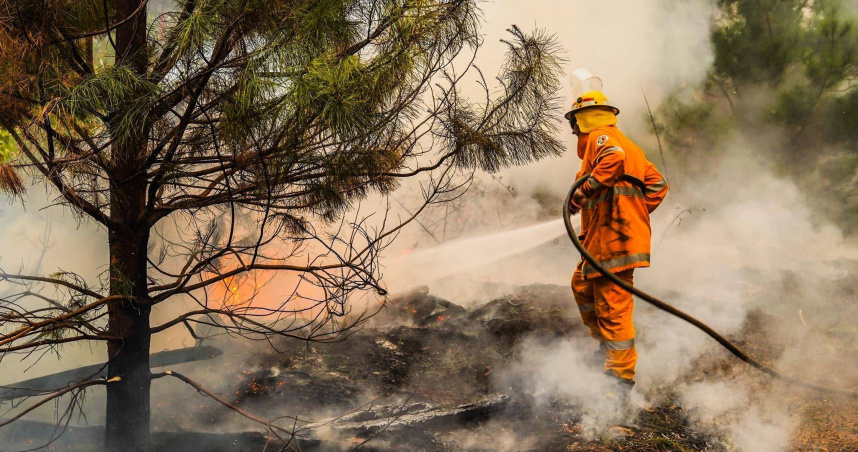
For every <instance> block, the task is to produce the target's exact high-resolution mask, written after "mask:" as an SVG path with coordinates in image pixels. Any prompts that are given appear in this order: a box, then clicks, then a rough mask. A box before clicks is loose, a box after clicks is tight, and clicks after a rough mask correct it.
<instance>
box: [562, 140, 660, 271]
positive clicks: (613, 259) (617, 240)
mask: <svg viewBox="0 0 858 452" xmlns="http://www.w3.org/2000/svg"><path fill="white" fill-rule="evenodd" d="M578 157H579V158H581V160H582V162H581V171H579V172H578V175H577V176H576V179H577V178H579V177H581V176H583V175H585V174H590V177H589V178H588V179H587V182H585V183H584V185H583V186H582V188H581V190H582V191H583V192H584V194H585V195H587V201H586V202H585V203H584V205H583V206H581V207H582V209H581V236H580V240H581V243H582V244H583V245H584V248H585V249H586V250H587V251H588V252H590V254H592V255H593V257H595V258H596V261H598V262H599V263H600V264H601V265H602V266H603V267H605V268H606V269H607V270H609V271H611V272H612V273H617V272H620V271H623V270H628V269H630V268H637V267H649V261H650V235H651V229H650V222H649V214H650V213H651V212H652V211H654V210H655V209H656V207H658V205H659V204H661V201H662V200H663V199H664V197H665V195H667V190H668V187H667V182H666V181H665V180H664V177H662V175H661V173H659V172H658V170H657V169H656V168H655V165H653V164H652V162H650V161H649V160H647V159H646V156H645V155H644V153H643V151H642V150H641V148H639V147H638V146H637V145H636V144H634V143H633V142H632V141H631V140H629V139H628V138H626V136H625V135H623V133H622V132H620V131H619V129H617V127H616V126H604V127H597V128H595V129H593V130H592V131H590V133H589V134H581V135H580V136H579V137H578ZM582 273H583V276H584V278H585V279H589V278H593V277H596V276H599V273H598V272H597V271H596V269H594V268H593V267H592V266H591V265H589V264H587V263H586V262H585V263H584V266H583V267H582Z"/></svg>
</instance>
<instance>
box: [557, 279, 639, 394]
mask: <svg viewBox="0 0 858 452" xmlns="http://www.w3.org/2000/svg"><path fill="white" fill-rule="evenodd" d="M633 272H634V269H629V270H625V271H622V272H618V273H616V275H617V276H618V277H620V278H621V279H623V280H624V281H626V282H627V283H629V284H633V282H634V279H633ZM572 292H573V294H574V295H575V302H576V303H577V305H578V310H579V312H580V313H581V320H582V321H583V322H584V325H586V326H587V327H588V328H589V329H590V335H591V336H593V338H594V339H596V340H598V341H600V342H602V343H603V344H604V345H605V348H606V349H607V350H606V355H607V356H606V357H605V370H608V371H611V372H612V373H613V374H614V375H616V376H618V377H620V378H626V379H629V380H633V379H634V375H635V364H636V363H637V352H636V350H635V342H634V340H635V327H634V321H633V318H632V314H633V311H634V299H633V298H632V296H631V294H630V293H628V292H626V291H625V290H623V289H622V288H621V287H619V286H617V285H616V284H614V283H612V282H611V281H610V280H608V279H607V278H605V277H602V276H599V277H596V278H590V279H584V275H583V273H582V272H581V269H580V266H579V268H578V269H577V270H576V271H575V275H574V276H573V277H572Z"/></svg>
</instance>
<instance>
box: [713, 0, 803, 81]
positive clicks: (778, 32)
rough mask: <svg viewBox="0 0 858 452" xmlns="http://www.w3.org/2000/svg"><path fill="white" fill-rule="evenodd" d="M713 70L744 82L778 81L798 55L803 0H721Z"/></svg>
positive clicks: (714, 40) (733, 79) (715, 36)
mask: <svg viewBox="0 0 858 452" xmlns="http://www.w3.org/2000/svg"><path fill="white" fill-rule="evenodd" d="M719 4H720V6H721V13H722V17H721V18H720V20H719V22H718V23H717V28H716V29H715V31H714V32H713V33H712V45H713V47H714V50H715V62H714V65H713V70H714V73H715V75H717V76H718V77H720V78H729V79H731V80H732V81H734V82H736V83H738V84H743V83H759V82H777V81H779V80H781V78H782V77H783V76H784V74H785V72H786V71H787V69H788V68H789V66H790V65H791V64H793V63H794V62H795V61H796V60H797V59H798V58H800V56H801V54H800V53H799V44H800V43H801V41H802V34H803V28H802V22H803V20H802V17H803V10H804V8H805V6H806V2H805V1H804V0H721V1H719Z"/></svg>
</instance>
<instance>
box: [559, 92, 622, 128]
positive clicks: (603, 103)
mask: <svg viewBox="0 0 858 452" xmlns="http://www.w3.org/2000/svg"><path fill="white" fill-rule="evenodd" d="M588 108H605V109H608V110H611V111H612V112H614V114H615V115H618V114H620V109H619V108H617V107H614V106H613V105H611V104H610V103H609V102H608V98H607V97H605V94H603V93H602V92H601V91H587V92H586V93H584V94H582V95H580V96H579V97H578V98H577V99H575V102H573V103H572V110H570V111H569V112H567V113H566V115H565V116H566V119H568V120H570V121H571V120H572V115H574V114H575V113H577V112H579V111H581V110H586V109H588Z"/></svg>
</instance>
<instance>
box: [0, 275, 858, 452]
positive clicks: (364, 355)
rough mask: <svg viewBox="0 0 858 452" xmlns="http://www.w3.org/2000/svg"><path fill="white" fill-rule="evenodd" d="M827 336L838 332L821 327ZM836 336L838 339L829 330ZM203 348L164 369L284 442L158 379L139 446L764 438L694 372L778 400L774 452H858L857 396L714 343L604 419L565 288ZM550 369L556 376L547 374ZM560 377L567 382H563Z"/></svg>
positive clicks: (425, 300)
mask: <svg viewBox="0 0 858 452" xmlns="http://www.w3.org/2000/svg"><path fill="white" fill-rule="evenodd" d="M840 296H841V297H843V300H844V303H846V304H844V309H855V303H854V298H855V294H854V293H847V292H844V293H841V294H840ZM850 300H851V301H850ZM645 315H660V314H653V313H652V312H650V311H648V312H647V313H645ZM850 315H851V314H850ZM850 315H846V316H844V317H843V318H844V319H848V318H850ZM852 318H854V317H852ZM783 324H784V321H783V319H780V318H776V317H773V316H771V315H766V314H763V313H761V312H759V311H755V312H752V313H751V314H750V315H749V316H748V317H747V319H746V320H745V323H744V325H743V326H742V328H741V330H740V331H739V332H738V333H735V334H734V335H732V336H731V339H732V340H735V341H736V342H737V343H738V344H739V345H741V346H742V347H744V348H746V349H747V350H748V351H749V353H750V354H751V355H753V356H755V357H758V358H761V359H762V360H763V361H764V362H766V363H773V362H777V361H778V360H780V359H782V358H783V355H784V353H785V351H786V350H789V348H790V346H791V345H794V344H791V341H792V340H793V339H792V338H791V336H790V334H786V333H785V331H784V329H783V328H781V326H782V325H783ZM841 326H842V325H841ZM689 328H690V327H689ZM825 331H828V332H831V331H834V332H837V331H841V332H842V331H843V329H842V328H838V327H837V325H834V326H832V325H828V327H826V328H825ZM639 334H640V333H639ZM644 334H645V332H644ZM826 334H828V333H826ZM838 334H839V333H838ZM847 334H848V333H847ZM835 336H837V337H834V338H833V340H835V341H837V343H842V339H843V337H842V334H840V335H839V336H838V335H837V334H835ZM204 344H206V345H214V346H217V347H220V348H222V349H223V350H224V352H225V353H224V354H223V355H222V356H220V357H218V358H216V359H213V360H210V361H204V362H198V363H192V364H184V365H180V366H176V370H179V371H181V372H183V373H184V374H185V375H188V376H189V377H191V378H193V379H195V380H198V381H200V382H201V383H202V384H203V385H204V386H206V387H208V388H210V389H212V390H213V391H215V392H217V393H218V394H221V395H223V396H224V398H225V399H227V400H228V401H230V402H232V403H234V404H235V405H236V406H238V407H240V408H241V409H243V410H246V411H248V412H251V413H254V414H256V415H258V416H260V417H262V418H264V419H271V420H273V421H274V423H276V424H277V425H279V426H282V427H284V428H285V429H287V430H290V431H291V430H293V431H295V437H294V438H293V439H292V440H291V441H290V442H289V443H288V444H287V443H284V442H282V441H279V440H278V439H277V438H275V437H274V435H270V434H268V433H267V432H266V431H265V429H264V428H262V427H261V426H260V425H259V424H256V423H253V422H250V421H247V420H246V419H244V418H242V417H241V416H239V415H238V414H236V413H235V412H234V411H231V410H229V409H228V408H226V407H224V406H223V405H221V404H219V403H217V402H215V401H213V400H212V399H210V398H208V397H206V396H204V395H202V394H198V393H196V392H194V391H193V390H192V389H190V388H188V387H186V386H183V385H176V384H175V383H174V384H172V385H161V384H160V382H159V383H156V385H155V386H153V389H154V390H155V391H154V393H153V404H152V414H153V436H152V439H153V443H154V444H153V450H156V451H177V452H185V451H187V452H215V451H261V450H269V451H277V450H294V451H318V452H331V451H343V450H355V451H378V452H382V451H384V452H394V451H397V452H398V451H438V452H441V451H449V452H454V451H455V452H477V451H644V452H647V451H728V450H751V449H749V447H751V448H753V447H754V446H748V445H747V444H755V443H754V441H758V442H757V443H756V444H764V443H765V442H766V441H768V440H767V439H766V435H767V434H769V433H767V431H765V428H767V425H768V424H765V423H763V424H761V425H760V427H759V431H757V430H755V429H756V427H754V426H753V425H751V426H750V427H748V429H747V431H744V432H742V435H747V434H751V435H759V438H753V439H751V440H749V441H750V442H749V443H747V444H745V445H744V446H743V445H742V444H737V441H741V440H742V439H741V438H742V437H741V436H739V437H738V438H739V439H737V433H736V432H735V431H731V430H730V429H731V428H733V427H730V425H731V424H730V423H728V422H725V421H724V417H723V416H726V415H728V414H729V412H730V411H731V410H732V411H733V412H736V411H743V410H751V409H754V410H756V409H758V406H759V404H758V403H757V404H749V403H748V402H747V401H745V402H743V403H742V404H733V405H731V406H729V407H728V408H727V409H723V410H721V411H719V412H717V413H715V415H712V411H713V410H715V408H717V407H713V406H712V405H713V399H712V398H708V399H704V401H703V402H702V403H697V404H696V405H695V404H694V403H691V402H693V400H692V401H690V402H689V399H688V397H687V393H688V388H689V387H694V385H704V383H705V385H704V387H705V388H712V387H717V386H718V385H723V386H725V387H731V388H736V387H741V388H742V390H743V391H745V392H746V393H748V394H754V395H756V397H757V398H758V399H762V400H771V401H772V403H777V404H782V405H783V407H784V409H785V410H786V411H787V412H788V413H789V415H790V417H791V418H792V419H798V420H799V422H798V425H796V426H795V428H794V429H793V430H792V431H791V435H790V439H789V441H790V443H789V445H788V446H787V447H786V449H790V450H797V451H799V450H800V451H854V450H858V403H856V401H855V400H848V399H838V398H833V397H830V396H825V395H820V394H816V393H811V392H801V391H798V392H796V391H794V390H790V391H788V392H783V389H784V388H783V387H781V386H779V385H778V383H776V382H773V381H772V380H771V379H769V378H767V377H765V376H762V375H761V374H759V373H758V372H756V371H754V370H752V369H750V368H748V367H747V366H745V365H744V364H741V363H740V362H738V361H737V360H735V359H734V358H732V357H730V356H728V355H727V354H726V353H725V352H723V351H722V350H721V349H719V348H717V347H712V348H711V349H709V351H707V352H705V353H703V354H702V355H700V356H698V357H696V358H695V359H694V362H693V363H692V365H691V366H689V367H690V369H691V370H690V371H687V372H685V373H684V374H683V375H681V376H680V377H679V378H677V379H675V380H674V381H672V382H671V383H670V384H650V385H648V386H646V387H645V386H644V385H642V384H639V385H638V387H637V388H636V389H635V395H634V399H633V400H634V402H635V404H636V405H637V407H638V408H637V410H636V413H635V414H634V415H633V416H626V417H616V416H614V415H613V414H615V413H613V411H615V410H614V409H615V406H613V405H611V400H610V398H609V397H607V398H606V396H605V395H604V391H603V388H601V387H600V386H599V378H600V371H599V369H592V368H591V369H587V368H586V367H585V365H584V364H582V363H581V362H564V360H568V361H576V360H577V361H580V358H581V357H582V356H588V355H590V354H591V353H592V352H593V351H595V344H594V343H593V342H592V340H590V339H589V336H588V334H587V331H586V329H585V328H584V327H583V325H582V324H581V321H580V318H579V315H578V312H577V309H576V308H575V305H574V302H573V301H572V299H571V293H570V289H569V288H568V287H564V286H556V285H530V286H524V287H520V288H518V289H517V290H515V291H514V292H513V293H512V294H510V295H507V296H503V297H499V298H496V299H494V300H492V301H490V302H488V303H483V304H475V305H473V306H472V307H470V308H465V307H463V306H460V305H458V304H456V303H453V302H451V301H448V300H444V299H441V298H438V297H435V296H433V295H431V294H430V293H429V291H428V290H427V289H426V288H416V289H414V290H412V291H410V292H408V293H406V294H404V295H401V296H398V297H394V298H393V299H391V301H390V303H389V304H388V305H387V306H386V308H385V309H384V310H382V311H381V312H380V313H379V314H378V315H376V316H375V317H373V318H372V319H371V321H370V322H369V323H367V324H366V325H364V327H363V328H361V329H360V330H357V331H354V332H353V334H351V335H350V336H348V337H345V338H342V340H341V341H338V342H334V343H307V342H302V341H300V340H296V339H290V338H276V339H271V341H270V342H269V341H248V340H241V339H237V338H230V337H226V336H222V337H212V338H209V339H206V340H205V341H204ZM570 347H572V348H570ZM576 347H577V348H576ZM546 353H547V354H546ZM844 353H845V354H844V355H843V359H844V364H846V365H848V363H849V362H853V364H854V362H856V360H858V354H856V352H854V351H851V352H848V351H844ZM641 359H642V360H645V359H652V358H651V357H649V356H647V355H646V354H643V355H642V356H641ZM555 364H556V368H555ZM569 369H577V370H575V371H569ZM550 372H560V374H559V375H553V376H549V377H548V378H546V376H545V375H544V374H545V373H550ZM545 381H549V382H554V383H555V386H560V387H559V388H558V387H552V385H551V384H546V383H545ZM852 384H853V385H855V384H858V381H852ZM565 385H568V386H570V387H575V388H577V389H576V390H574V391H571V390H568V388H565V390H564V388H563V386H565ZM713 385H714V386H713ZM590 386H592V387H591V388H590ZM588 388H590V389H588ZM681 393H685V394H686V396H685V397H684V398H683V397H682V396H681ZM570 394H578V396H576V397H570V396H569V395H570ZM582 394H583V395H582ZM784 394H788V396H785V395H784ZM686 402H688V403H686ZM743 404H747V405H748V407H745V406H743ZM716 405H717V403H716ZM716 411H717V410H716ZM78 424H80V423H78ZM52 428H53V425H51V424H48V423H35V422H31V423H24V424H21V425H20V426H19V427H18V428H16V429H14V430H11V431H6V432H5V433H4V435H5V436H4V437H3V438H2V441H3V444H4V445H5V446H10V445H11V446H13V447H11V448H9V449H8V450H24V449H26V448H27V447H25V446H27V445H28V444H29V445H36V443H39V442H40V441H38V440H36V441H34V438H41V437H48V436H50V431H49V430H51V429H52ZM749 432H750V433H749ZM101 433H102V432H101V429H100V427H85V426H83V427H81V426H78V427H70V428H68V429H67V430H66V432H65V434H64V435H63V436H61V437H60V439H59V440H57V441H56V442H55V443H54V444H53V445H52V446H51V447H52V448H53V449H54V450H70V451H81V452H83V451H97V450H98V448H97V447H95V446H92V444H96V443H97V438H99V437H100V435H101ZM280 436H281V437H286V436H287V435H285V434H284V433H282V432H281V433H280ZM19 446H20V447H19ZM779 448H780V447H779ZM0 449H2V450H7V449H6V448H5V447H4V448H0ZM761 450H767V449H761Z"/></svg>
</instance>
